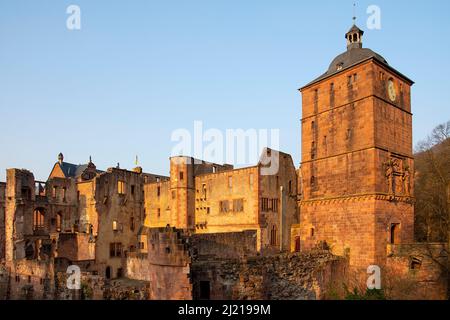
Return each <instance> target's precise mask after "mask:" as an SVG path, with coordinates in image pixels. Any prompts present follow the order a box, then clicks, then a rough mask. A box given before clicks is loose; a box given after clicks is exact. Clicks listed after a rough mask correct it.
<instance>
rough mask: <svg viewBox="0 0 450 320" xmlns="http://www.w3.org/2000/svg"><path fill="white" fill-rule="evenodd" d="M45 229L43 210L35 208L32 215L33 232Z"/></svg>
mask: <svg viewBox="0 0 450 320" xmlns="http://www.w3.org/2000/svg"><path fill="white" fill-rule="evenodd" d="M44 227H45V210H44V209H43V208H37V209H35V210H34V213H33V230H41V229H44Z"/></svg>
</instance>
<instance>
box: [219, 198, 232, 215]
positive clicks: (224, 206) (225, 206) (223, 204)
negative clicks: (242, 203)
mask: <svg viewBox="0 0 450 320" xmlns="http://www.w3.org/2000/svg"><path fill="white" fill-rule="evenodd" d="M219 207H220V212H222V213H227V212H229V211H230V203H229V202H228V200H224V201H220V202H219Z"/></svg>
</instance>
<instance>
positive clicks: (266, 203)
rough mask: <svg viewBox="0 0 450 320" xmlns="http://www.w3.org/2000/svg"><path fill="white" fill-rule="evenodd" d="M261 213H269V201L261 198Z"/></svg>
mask: <svg viewBox="0 0 450 320" xmlns="http://www.w3.org/2000/svg"><path fill="white" fill-rule="evenodd" d="M261 211H262V212H268V211H269V199H267V198H262V199H261Z"/></svg>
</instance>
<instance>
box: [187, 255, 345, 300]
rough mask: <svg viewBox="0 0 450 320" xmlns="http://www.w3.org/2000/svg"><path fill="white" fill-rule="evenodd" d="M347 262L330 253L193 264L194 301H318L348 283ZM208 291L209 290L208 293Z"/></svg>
mask: <svg viewBox="0 0 450 320" xmlns="http://www.w3.org/2000/svg"><path fill="white" fill-rule="evenodd" d="M346 265H347V263H346V261H345V260H344V259H342V258H338V257H335V256H333V255H331V254H330V253H328V252H313V253H309V254H279V255H274V256H266V257H254V258H248V259H242V260H216V259H210V260H207V259H199V260H195V261H193V263H192V271H191V272H192V279H193V280H192V281H193V296H194V299H200V300H201V299H212V300H223V299H231V300H269V299H271V300H315V299H322V298H324V297H325V295H326V293H327V291H328V290H329V289H330V288H332V287H334V286H335V285H341V284H342V283H344V282H345V277H346ZM205 288H206V289H205Z"/></svg>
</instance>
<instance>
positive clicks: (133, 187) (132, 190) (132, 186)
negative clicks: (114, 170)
mask: <svg viewBox="0 0 450 320" xmlns="http://www.w3.org/2000/svg"><path fill="white" fill-rule="evenodd" d="M135 188H136V187H135V186H134V185H131V195H133V196H134V191H135Z"/></svg>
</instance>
